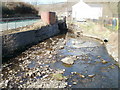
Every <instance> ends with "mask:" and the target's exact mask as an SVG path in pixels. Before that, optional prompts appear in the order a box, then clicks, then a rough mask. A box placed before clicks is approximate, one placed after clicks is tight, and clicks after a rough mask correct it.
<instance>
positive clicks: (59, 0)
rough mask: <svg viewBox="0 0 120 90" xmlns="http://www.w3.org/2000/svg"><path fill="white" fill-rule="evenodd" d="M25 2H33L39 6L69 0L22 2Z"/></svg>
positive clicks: (28, 0) (26, 0)
mask: <svg viewBox="0 0 120 90" xmlns="http://www.w3.org/2000/svg"><path fill="white" fill-rule="evenodd" d="M22 1H24V2H31V3H34V4H35V3H37V4H51V3H58V2H67V0H22Z"/></svg>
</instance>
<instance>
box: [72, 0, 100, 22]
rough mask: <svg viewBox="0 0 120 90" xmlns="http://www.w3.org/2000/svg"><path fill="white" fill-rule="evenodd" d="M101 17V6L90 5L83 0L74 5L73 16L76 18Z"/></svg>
mask: <svg viewBox="0 0 120 90" xmlns="http://www.w3.org/2000/svg"><path fill="white" fill-rule="evenodd" d="M99 17H102V7H101V6H95V5H88V4H86V3H84V2H83V1H82V0H81V1H80V2H79V3H77V4H75V5H74V6H72V18H74V19H75V20H78V21H79V20H80V21H81V20H84V19H99Z"/></svg>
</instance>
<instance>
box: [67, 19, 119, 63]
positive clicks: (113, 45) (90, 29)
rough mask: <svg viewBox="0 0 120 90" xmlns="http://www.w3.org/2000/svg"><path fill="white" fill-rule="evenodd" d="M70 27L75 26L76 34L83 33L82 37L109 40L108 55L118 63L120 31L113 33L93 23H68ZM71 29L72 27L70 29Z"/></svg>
mask: <svg viewBox="0 0 120 90" xmlns="http://www.w3.org/2000/svg"><path fill="white" fill-rule="evenodd" d="M67 23H68V26H71V25H72V26H73V29H74V31H75V32H82V35H84V36H88V37H93V38H98V39H100V40H102V41H104V40H105V39H106V40H108V42H107V43H104V44H105V45H106V48H107V51H108V53H109V54H110V55H111V56H112V57H113V58H114V60H115V61H117V62H119V61H118V31H112V30H109V29H107V28H105V27H103V26H102V25H100V24H97V23H96V24H95V23H93V22H90V21H88V22H67ZM70 28H71V27H70Z"/></svg>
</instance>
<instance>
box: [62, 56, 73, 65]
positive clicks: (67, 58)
mask: <svg viewBox="0 0 120 90" xmlns="http://www.w3.org/2000/svg"><path fill="white" fill-rule="evenodd" d="M61 61H62V62H63V63H65V64H74V60H73V59H72V58H71V57H65V58H63V59H62V60H61Z"/></svg>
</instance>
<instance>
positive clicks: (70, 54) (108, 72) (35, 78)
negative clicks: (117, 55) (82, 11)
mask: <svg viewBox="0 0 120 90" xmlns="http://www.w3.org/2000/svg"><path fill="white" fill-rule="evenodd" d="M66 58H67V59H66ZM64 60H65V62H64ZM68 60H70V61H71V62H72V63H69V62H68ZM66 61H67V62H68V63H67V62H66ZM0 76H1V77H2V78H1V82H0V87H1V88H112V87H113V88H117V87H118V67H117V65H116V63H115V62H114V60H113V58H112V57H110V56H109V55H108V53H107V51H106V48H105V46H104V44H103V43H101V42H100V41H99V40H96V39H92V38H88V37H84V36H76V35H74V34H72V33H68V34H67V35H59V36H55V37H53V38H50V39H47V40H45V41H44V42H40V43H39V44H37V45H34V46H33V47H31V48H29V49H28V50H26V51H25V52H23V53H22V54H21V55H19V56H17V57H15V58H14V59H11V60H9V61H8V62H5V63H3V65H2V73H1V74H0Z"/></svg>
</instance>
